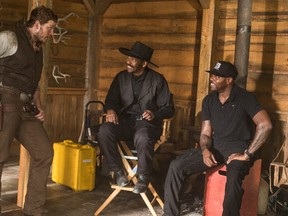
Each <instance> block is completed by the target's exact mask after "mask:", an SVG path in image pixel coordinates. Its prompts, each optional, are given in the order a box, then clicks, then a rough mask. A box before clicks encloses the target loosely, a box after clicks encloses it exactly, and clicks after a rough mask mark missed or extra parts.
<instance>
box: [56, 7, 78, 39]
mask: <svg viewBox="0 0 288 216" xmlns="http://www.w3.org/2000/svg"><path fill="white" fill-rule="evenodd" d="M71 16H73V17H79V16H78V15H77V14H75V13H73V12H72V13H69V14H68V15H67V16H65V17H63V18H59V19H58V23H57V25H56V29H57V32H56V33H54V34H53V43H54V44H58V43H60V42H62V43H64V44H66V41H65V39H70V38H69V37H66V36H65V34H67V33H68V31H67V29H65V28H62V27H60V26H59V23H60V22H63V21H64V22H67V21H66V20H67V19H68V18H69V17H71Z"/></svg>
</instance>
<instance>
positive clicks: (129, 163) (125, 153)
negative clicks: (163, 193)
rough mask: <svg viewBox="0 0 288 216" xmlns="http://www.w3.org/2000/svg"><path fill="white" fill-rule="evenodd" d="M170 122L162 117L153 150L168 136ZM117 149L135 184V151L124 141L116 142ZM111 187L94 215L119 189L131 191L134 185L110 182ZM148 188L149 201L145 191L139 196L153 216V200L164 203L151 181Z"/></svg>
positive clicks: (155, 215) (105, 205) (108, 202)
mask: <svg viewBox="0 0 288 216" xmlns="http://www.w3.org/2000/svg"><path fill="white" fill-rule="evenodd" d="M170 124H171V119H164V120H163V130H162V135H161V136H160V139H159V140H158V141H157V142H156V143H155V146H154V151H156V150H157V149H158V148H159V147H160V146H161V145H162V144H163V143H164V142H166V141H167V140H168V138H169V137H170ZM118 149H119V152H120V155H121V156H122V161H123V165H124V168H125V170H126V171H127V173H128V179H129V180H131V182H132V183H133V185H135V184H136V182H137V177H136V169H137V156H135V152H134V151H132V150H131V149H130V148H129V147H128V145H127V143H126V142H125V141H120V142H118ZM111 188H112V189H114V191H113V192H112V193H111V194H110V196H109V197H108V198H107V199H106V200H105V201H104V203H103V204H102V205H101V206H100V207H99V208H98V209H97V211H96V212H95V214H94V215H95V216H97V215H99V214H100V213H101V212H102V211H103V210H104V209H105V208H106V207H107V206H108V205H109V204H110V203H111V202H112V200H113V199H114V198H115V197H116V196H117V195H118V194H119V193H120V192H121V191H131V192H132V191H133V188H134V186H125V187H119V186H118V185H117V184H112V185H111ZM148 189H149V190H148V191H150V192H151V194H152V196H153V198H152V200H151V201H150V199H149V198H148V196H147V194H146V193H147V192H145V193H140V196H141V197H142V199H143V200H144V202H145V204H146V205H147V207H148V209H149V210H150V212H151V214H152V215H153V216H157V214H156V212H155V209H154V208H153V204H154V203H155V201H157V202H158V204H159V205H160V207H161V208H163V206H164V203H163V201H162V200H161V198H160V197H159V195H158V193H157V192H156V190H155V189H154V187H153V185H152V184H151V183H149V185H148Z"/></svg>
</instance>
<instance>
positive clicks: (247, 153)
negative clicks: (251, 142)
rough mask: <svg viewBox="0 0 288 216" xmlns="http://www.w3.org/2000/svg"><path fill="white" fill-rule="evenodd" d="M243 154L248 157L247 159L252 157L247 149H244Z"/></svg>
mask: <svg viewBox="0 0 288 216" xmlns="http://www.w3.org/2000/svg"><path fill="white" fill-rule="evenodd" d="M244 154H246V155H247V156H248V157H249V159H251V158H252V157H253V154H252V153H250V152H249V151H248V149H246V150H245V151H244Z"/></svg>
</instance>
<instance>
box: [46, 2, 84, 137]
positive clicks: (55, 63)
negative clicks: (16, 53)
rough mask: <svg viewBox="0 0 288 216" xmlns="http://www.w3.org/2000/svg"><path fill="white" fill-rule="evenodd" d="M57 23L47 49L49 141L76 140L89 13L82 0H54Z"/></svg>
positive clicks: (82, 101)
mask: <svg viewBox="0 0 288 216" xmlns="http://www.w3.org/2000/svg"><path fill="white" fill-rule="evenodd" d="M52 9H53V10H54V12H55V13H56V14H57V15H58V17H59V21H58V25H57V26H58V27H57V28H56V29H55V33H54V34H55V36H54V40H53V42H51V43H50V46H49V50H48V54H47V55H48V56H49V57H48V61H49V63H48V67H47V71H46V76H47V98H46V116H47V119H46V122H45V126H46V128H47V132H48V134H49V135H50V137H51V140H52V142H59V141H63V140H65V139H70V140H73V141H74V142H77V141H78V138H79V136H80V132H81V127H82V124H83V112H84V106H83V105H84V97H85V93H86V82H87V79H86V58H87V41H88V37H87V35H88V22H89V19H88V18H89V13H88V11H87V9H86V7H85V6H84V4H83V1H82V0H64V1H61V0H57V1H53V3H52Z"/></svg>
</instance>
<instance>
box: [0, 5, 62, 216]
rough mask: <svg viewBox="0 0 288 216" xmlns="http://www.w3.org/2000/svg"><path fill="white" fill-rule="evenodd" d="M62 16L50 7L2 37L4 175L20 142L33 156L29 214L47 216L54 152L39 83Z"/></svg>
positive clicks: (0, 153) (0, 150)
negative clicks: (47, 48)
mask: <svg viewBox="0 0 288 216" xmlns="http://www.w3.org/2000/svg"><path fill="white" fill-rule="evenodd" d="M57 21H58V17H57V15H55V14H54V12H53V11H52V10H51V9H49V8H47V7H44V6H41V7H37V8H35V9H33V10H32V11H31V15H30V19H29V20H28V21H27V22H26V24H24V25H21V26H18V27H17V29H16V30H15V31H3V32H0V97H1V98H0V99H1V113H0V116H1V117H2V118H1V121H0V123H1V124H0V126H1V131H0V174H2V170H3V166H4V163H5V162H6V161H7V159H8V157H9V148H10V144H11V142H12V140H13V138H16V139H17V140H18V141H19V142H20V143H21V144H22V145H23V146H24V147H25V148H26V149H27V151H28V152H29V154H30V157H31V161H30V170H29V180H28V186H27V194H26V198H25V205H24V210H23V212H24V214H25V215H34V216H40V215H42V210H43V205H44V203H45V199H46V183H47V179H48V175H49V172H50V166H51V163H52V158H53V147H52V144H51V142H50V141H49V138H48V136H47V133H46V131H45V129H44V127H43V124H42V122H43V121H44V119H45V115H44V111H43V110H42V107H41V102H40V89H39V86H38V82H39V80H40V77H41V73H42V66H43V53H42V45H43V43H45V42H46V41H47V40H48V39H49V38H50V37H51V36H52V35H53V30H54V28H55V26H56V24H57Z"/></svg>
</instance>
